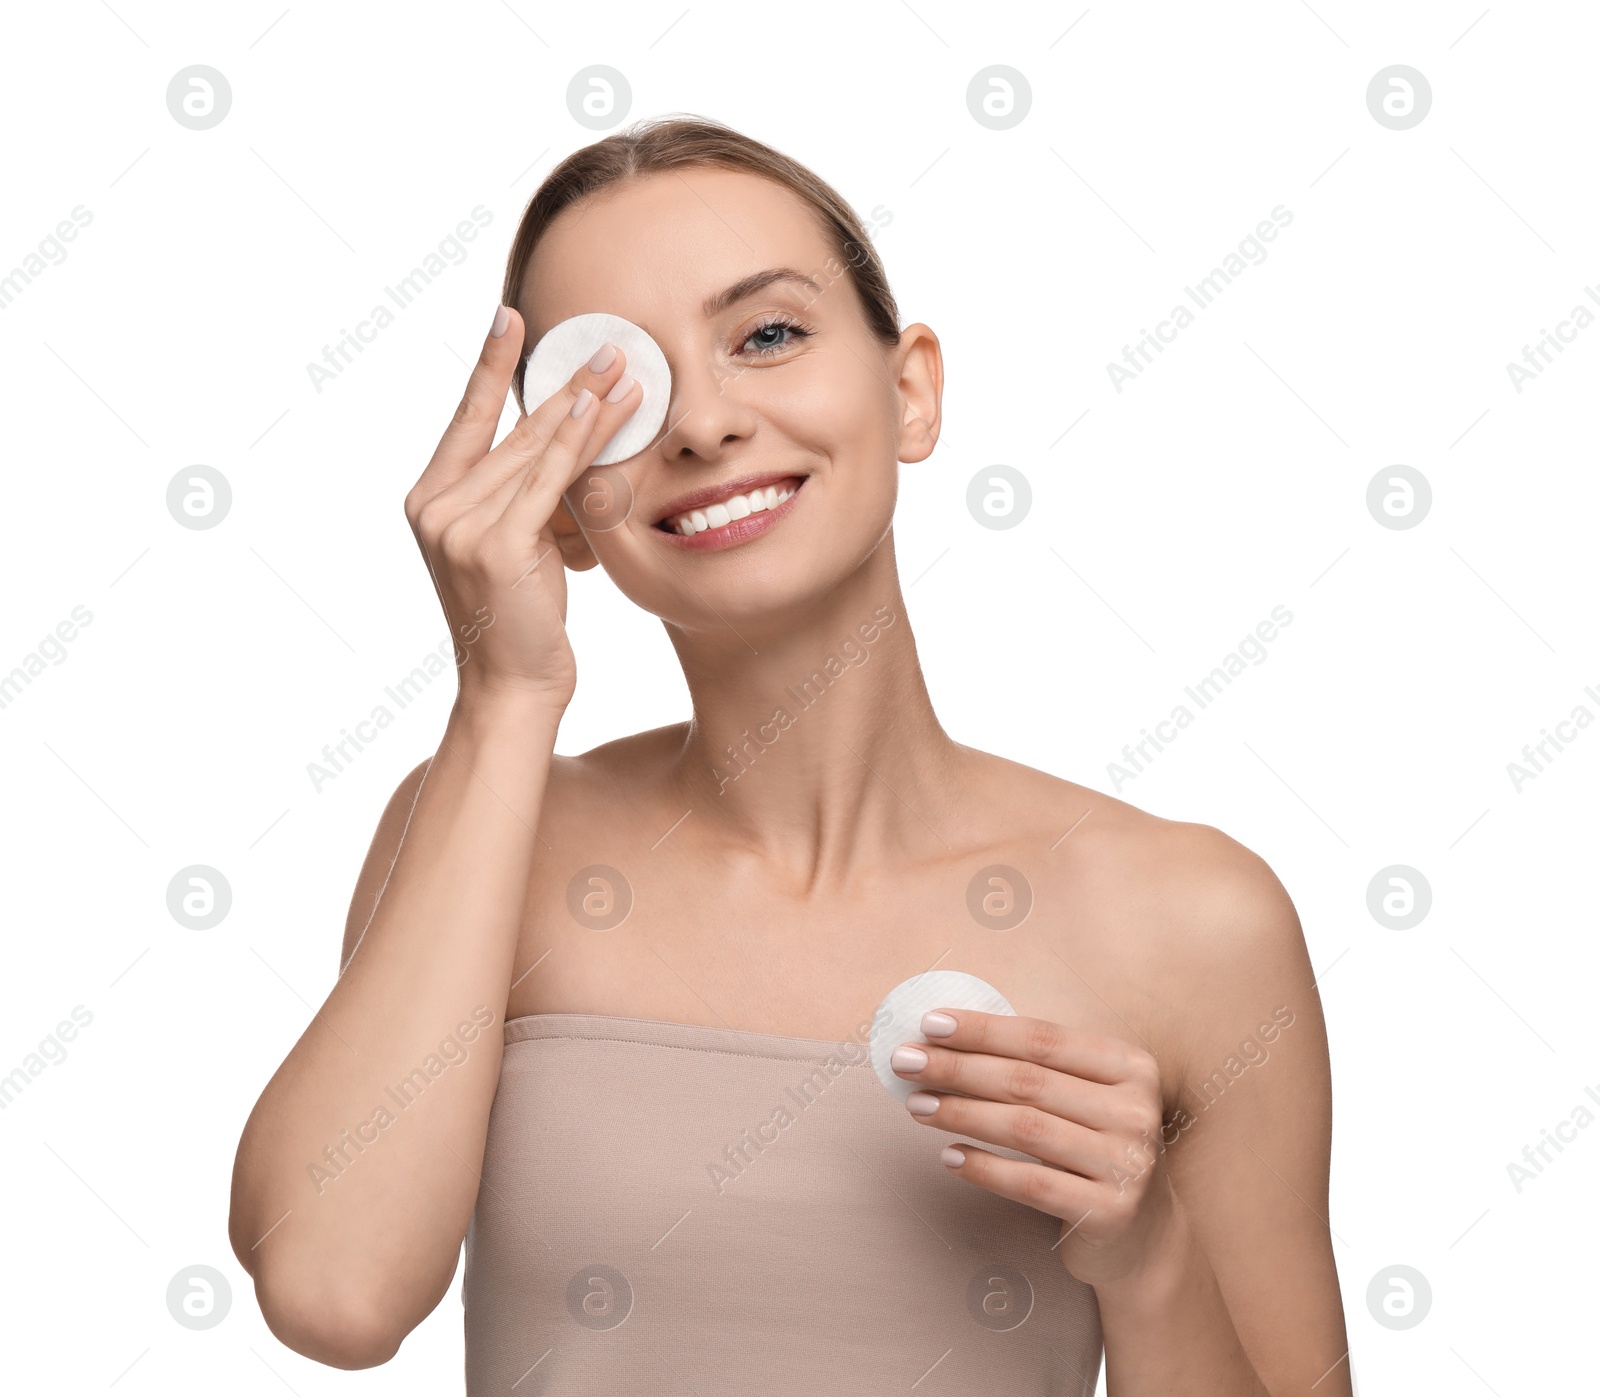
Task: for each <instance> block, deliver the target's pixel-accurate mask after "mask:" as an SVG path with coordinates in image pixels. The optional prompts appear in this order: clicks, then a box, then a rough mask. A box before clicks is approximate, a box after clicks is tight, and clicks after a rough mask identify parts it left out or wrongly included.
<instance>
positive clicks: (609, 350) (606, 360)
mask: <svg viewBox="0 0 1600 1397" xmlns="http://www.w3.org/2000/svg"><path fill="white" fill-rule="evenodd" d="M616 357H617V347H616V345H614V344H603V345H601V346H600V348H599V349H597V350H595V352H594V358H593V359H591V360H590V361H589V372H590V373H600V372H601V371H602V370H604V369H608V368H610V367H611V361H612V360H613V359H615V358H616Z"/></svg>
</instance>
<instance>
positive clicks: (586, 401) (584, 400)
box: [572, 388, 594, 417]
mask: <svg viewBox="0 0 1600 1397" xmlns="http://www.w3.org/2000/svg"><path fill="white" fill-rule="evenodd" d="M592 402H594V394H593V393H591V392H590V391H589V390H588V389H587V388H580V389H578V401H577V402H575V403H574V404H573V405H572V415H573V416H574V417H582V416H583V414H584V413H586V412H588V410H589V405H590V404H591V403H592Z"/></svg>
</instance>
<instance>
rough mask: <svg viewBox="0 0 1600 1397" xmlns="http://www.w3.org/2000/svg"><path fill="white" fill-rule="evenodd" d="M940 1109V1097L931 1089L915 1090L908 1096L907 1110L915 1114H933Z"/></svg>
mask: <svg viewBox="0 0 1600 1397" xmlns="http://www.w3.org/2000/svg"><path fill="white" fill-rule="evenodd" d="M938 1109H939V1098H938V1097H937V1096H935V1095H934V1094H933V1093H932V1092H931V1091H914V1092H912V1093H911V1095H910V1096H908V1097H906V1110H908V1111H910V1112H911V1114H912V1115H914V1116H931V1115H932V1114H933V1113H934V1112H935V1111H937V1110H938Z"/></svg>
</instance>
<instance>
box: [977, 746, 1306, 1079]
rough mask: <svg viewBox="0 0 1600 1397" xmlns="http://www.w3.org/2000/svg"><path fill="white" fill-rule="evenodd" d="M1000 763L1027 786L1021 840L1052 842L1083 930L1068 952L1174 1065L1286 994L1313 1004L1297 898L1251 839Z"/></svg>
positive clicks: (1018, 785)
mask: <svg viewBox="0 0 1600 1397" xmlns="http://www.w3.org/2000/svg"><path fill="white" fill-rule="evenodd" d="M1007 765H1008V766H1011V767H1013V768H1015V769H1014V771H1012V772H1011V773H1009V778H1008V779H1009V783H1010V784H1012V785H1013V789H1014V790H1016V791H1017V793H1018V794H1019V795H1022V794H1023V793H1024V792H1026V794H1025V795H1024V798H1023V800H1022V802H1021V805H1022V808H1024V809H1026V810H1027V812H1028V815H1027V819H1028V823H1029V825H1030V826H1031V833H1030V834H1029V835H1028V836H1027V838H1028V842H1029V843H1030V844H1033V845H1034V846H1035V847H1037V846H1038V843H1039V842H1042V843H1043V844H1044V845H1045V846H1046V847H1049V848H1052V850H1053V853H1052V856H1051V858H1050V859H1049V860H1048V861H1047V862H1046V864H1045V868H1044V875H1043V876H1044V877H1045V878H1046V879H1047V880H1048V882H1049V885H1050V886H1049V888H1048V889H1047V891H1048V893H1049V894H1050V895H1051V896H1052V898H1053V899H1054V900H1058V901H1059V902H1060V903H1061V904H1062V905H1069V906H1071V907H1073V908H1074V909H1075V912H1076V914H1077V918H1078V923H1079V925H1081V926H1082V927H1083V928H1084V930H1083V933H1082V935H1081V937H1080V938H1079V940H1078V944H1076V945H1075V947H1074V949H1075V950H1076V952H1077V954H1078V955H1079V956H1080V957H1081V962H1075V964H1079V967H1080V968H1082V966H1083V965H1093V966H1094V970H1095V972H1097V973H1098V974H1099V975H1100V977H1101V980H1102V981H1103V983H1104V984H1106V985H1108V986H1113V987H1118V988H1119V989H1120V990H1121V996H1122V998H1123V1000H1124V1002H1123V1003H1120V1004H1117V1005H1116V1006H1115V1007H1116V1008H1117V1010H1118V1012H1119V1013H1120V1014H1125V1015H1127V1016H1128V1018H1129V1019H1130V1020H1131V1021H1133V1022H1135V1023H1138V1024H1140V1025H1141V1026H1142V1029H1143V1031H1145V1032H1146V1033H1147V1034H1148V1036H1149V1037H1150V1039H1151V1040H1152V1041H1157V1042H1160V1044H1161V1045H1162V1049H1163V1051H1162V1054H1161V1055H1162V1056H1164V1057H1166V1058H1167V1059H1168V1061H1169V1063H1170V1064H1171V1065H1172V1067H1173V1068H1174V1069H1177V1070H1182V1069H1183V1067H1184V1066H1185V1065H1186V1064H1188V1063H1189V1062H1191V1061H1193V1062H1205V1061H1209V1060H1210V1057H1211V1056H1212V1055H1214V1054H1215V1053H1216V1052H1217V1051H1218V1049H1219V1048H1220V1047H1222V1046H1224V1045H1225V1044H1226V1043H1227V1042H1229V1041H1231V1040H1234V1039H1237V1038H1238V1037H1239V1035H1240V1034H1241V1033H1242V1032H1244V1031H1246V1030H1248V1029H1249V1028H1250V1027H1251V1026H1252V1025H1254V1024H1256V1023H1258V1022H1260V1021H1261V1018H1262V1016H1266V1017H1270V1016H1271V1014H1272V1012H1273V1011H1274V1010H1275V1009H1277V1008H1278V1007H1279V1006H1280V1005H1283V1004H1284V1003H1285V1002H1291V1003H1292V1004H1294V1005H1297V1006H1305V1007H1308V1008H1313V1009H1314V1008H1315V994H1316V990H1315V983H1314V977H1313V974H1312V970H1311V966H1310V961H1309V957H1308V955H1307V951H1306V944H1305V936H1304V933H1303V931H1302V928H1301V925H1300V918H1299V915H1298V913H1297V912H1296V910H1295V906H1294V902H1293V900H1292V899H1291V898H1290V896H1289V893H1288V892H1287V890H1286V889H1285V888H1284V886H1283V883H1282V882H1281V881H1280V879H1279V878H1278V876H1277V874H1276V873H1274V872H1273V870H1272V868H1271V867H1270V866H1269V865H1268V864H1267V862H1266V860H1265V859H1263V858H1262V857H1261V856H1260V855H1259V854H1257V853H1256V852H1255V851H1254V850H1252V849H1250V848H1248V847H1247V846H1246V845H1244V844H1242V843H1240V842H1239V841H1238V840H1237V839H1234V838H1233V837H1232V836H1230V835H1228V834H1226V833H1225V832H1223V831H1222V830H1220V829H1217V828H1216V827H1214V826H1212V825H1207V824H1202V823H1197V822H1193V821H1186V820H1172V819H1166V818H1164V817H1162V816H1160V815H1156V814H1153V813H1151V812H1149V811H1146V810H1143V809H1140V808H1139V807H1138V806H1135V805H1130V804H1129V803H1128V802H1126V801H1123V800H1119V799H1117V798H1116V797H1114V796H1109V795H1106V794H1105V793H1103V792H1101V791H1097V790H1094V789H1092V788H1090V787H1087V786H1081V785H1078V784H1077V783H1076V782H1072V781H1067V780H1063V779H1061V778H1058V777H1055V776H1052V775H1049V774H1048V773H1045V772H1041V771H1036V770H1034V769H1033V768H1030V767H1025V766H1019V765H1017V764H1015V763H1007ZM1068 830H1070V833H1068V832H1067V831H1068ZM1084 973H1085V974H1086V975H1087V974H1090V973H1092V972H1090V971H1088V970H1085V971H1084ZM1317 1017H1320V1015H1317Z"/></svg>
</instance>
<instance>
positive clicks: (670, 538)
mask: <svg viewBox="0 0 1600 1397" xmlns="http://www.w3.org/2000/svg"><path fill="white" fill-rule="evenodd" d="M791 479H792V485H791V487H790V488H792V489H793V491H794V493H793V494H792V495H790V496H789V498H788V499H786V500H784V501H782V502H781V503H779V504H777V505H775V506H772V507H771V508H768V509H762V510H757V511H755V512H754V513H751V514H747V515H745V517H744V518H742V519H730V520H729V521H728V523H726V524H722V525H719V526H716V527H712V528H706V529H702V530H700V531H699V532H698V533H694V534H680V533H678V532H677V530H676V529H673V528H671V527H670V526H669V525H667V524H666V523H665V522H663V523H662V524H659V525H657V526H656V528H655V532H656V533H658V534H660V535H661V536H662V538H663V539H664V540H665V541H666V542H667V543H668V544H669V545H671V546H673V547H675V548H682V549H686V550H689V551H691V552H697V553H707V552H716V551H718V550H720V549H723V548H735V547H737V546H738V545H739V544H741V543H747V542H749V541H750V540H751V539H753V538H759V537H760V536H761V535H762V534H764V533H766V532H767V531H768V530H769V529H772V528H774V527H775V526H776V525H777V524H778V522H779V521H780V520H781V519H783V518H785V517H786V516H787V515H788V514H789V512H790V511H791V510H792V509H793V508H794V506H795V501H796V500H798V499H799V498H800V492H801V490H802V489H803V488H804V486H805V482H806V480H807V477H806V476H803V475H802V476H794V477H792V478H791ZM785 483H788V482H785ZM775 488H779V493H780V494H781V493H782V490H781V487H775ZM701 512H702V513H704V511H703V510H702V511H701Z"/></svg>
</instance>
